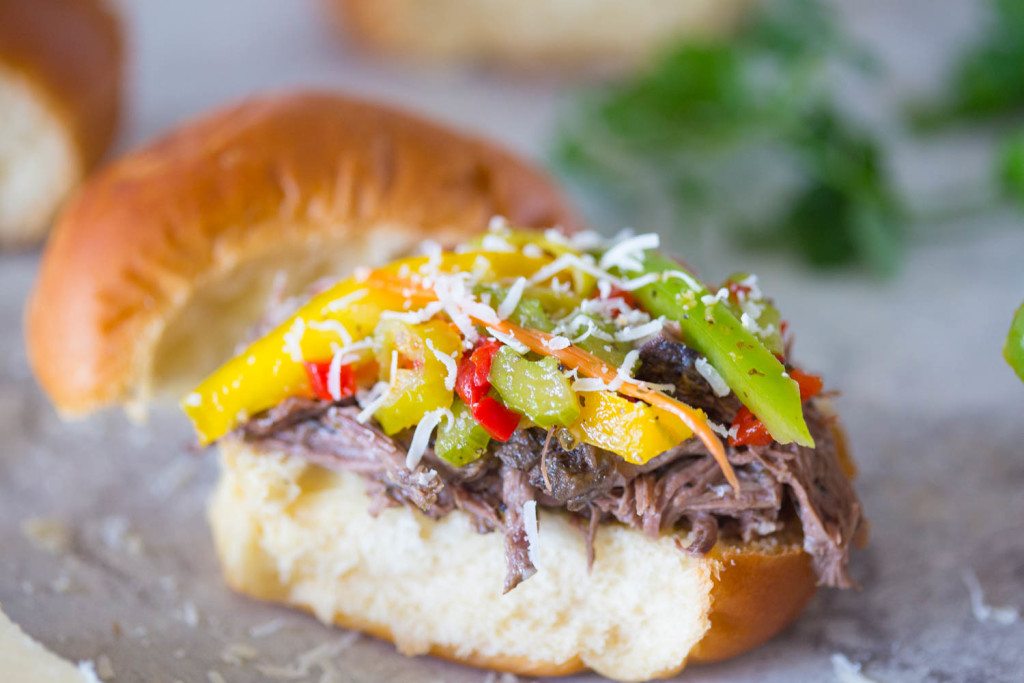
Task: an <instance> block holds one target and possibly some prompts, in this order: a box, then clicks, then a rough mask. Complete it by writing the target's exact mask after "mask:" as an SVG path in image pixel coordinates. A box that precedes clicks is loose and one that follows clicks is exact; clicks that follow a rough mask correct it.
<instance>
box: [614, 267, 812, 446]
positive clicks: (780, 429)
mask: <svg viewBox="0 0 1024 683" xmlns="http://www.w3.org/2000/svg"><path fill="white" fill-rule="evenodd" d="M644 272H645V273H670V272H677V273H680V274H681V277H672V276H663V277H662V278H661V279H660V280H658V281H657V282H654V283H652V284H649V285H645V286H643V287H641V288H639V289H637V290H636V291H634V292H633V296H634V297H636V299H637V301H638V302H640V304H641V305H642V306H643V307H644V308H645V309H646V310H647V312H648V313H651V314H652V315H662V316H665V317H666V318H668V319H670V320H674V321H675V322H677V323H679V325H680V327H681V329H682V332H683V335H684V337H685V339H686V342H687V343H688V344H690V345H691V346H693V348H694V349H696V350H697V351H698V352H699V353H701V354H703V355H704V356H706V357H707V359H708V361H710V363H711V365H712V366H713V367H714V368H715V369H716V370H717V371H718V372H719V373H720V374H721V375H722V378H723V379H724V380H725V382H726V384H728V385H729V388H730V389H732V390H733V391H734V392H736V395H737V397H738V398H739V399H740V401H742V402H743V405H745V406H746V407H747V408H748V409H750V411H751V412H752V413H754V415H756V416H757V417H758V418H759V419H760V420H761V421H762V422H763V423H764V425H765V427H767V428H768V432H769V433H770V434H771V435H772V438H774V439H775V440H776V441H778V442H779V443H791V442H796V443H798V444H800V445H801V446H809V447H813V446H814V438H813V437H812V436H811V433H810V431H809V430H808V429H807V423H806V422H805V421H804V413H803V406H802V405H801V402H800V388H799V387H798V386H797V383H796V382H795V381H793V380H792V379H790V377H789V376H788V375H787V374H786V368H785V367H784V366H783V365H782V363H780V362H779V360H778V359H777V358H776V357H775V356H773V355H772V352H771V351H770V350H769V349H768V348H767V347H766V346H765V345H764V344H763V343H762V342H761V340H760V339H758V338H757V337H756V336H754V334H753V333H751V332H750V331H748V330H747V329H745V328H744V327H743V325H742V324H741V323H740V321H739V320H738V319H737V318H736V316H735V315H733V314H732V313H731V312H730V311H729V308H728V306H726V305H725V304H723V303H722V302H720V301H719V302H715V303H712V304H711V305H707V304H705V303H704V302H703V301H701V298H702V297H703V296H704V295H706V294H708V290H707V288H706V287H704V286H703V285H701V284H700V282H699V281H697V279H696V278H694V277H693V276H691V275H690V274H689V273H687V272H686V271H685V270H684V269H683V268H682V267H681V266H680V265H679V264H678V263H676V262H675V261H672V260H671V259H668V258H666V257H664V256H662V255H661V254H658V253H656V252H653V251H650V252H647V255H646V256H645V258H644Z"/></svg>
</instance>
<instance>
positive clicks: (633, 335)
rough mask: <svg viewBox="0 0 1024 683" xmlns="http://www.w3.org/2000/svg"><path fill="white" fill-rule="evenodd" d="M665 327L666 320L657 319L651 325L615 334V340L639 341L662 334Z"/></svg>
mask: <svg viewBox="0 0 1024 683" xmlns="http://www.w3.org/2000/svg"><path fill="white" fill-rule="evenodd" d="M664 326H665V319H664V318H656V319H654V320H652V321H650V322H649V323H645V324H643V325H636V326H635V327H624V328H623V329H621V330H619V331H618V332H616V333H615V340H616V341H620V342H630V341H637V340H638V339H643V338H645V337H650V336H652V335H655V334H658V333H659V332H661V328H662V327H664Z"/></svg>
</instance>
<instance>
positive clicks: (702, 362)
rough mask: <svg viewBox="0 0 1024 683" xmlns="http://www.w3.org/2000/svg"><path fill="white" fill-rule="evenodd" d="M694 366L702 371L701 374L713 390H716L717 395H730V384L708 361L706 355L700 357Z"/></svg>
mask: <svg viewBox="0 0 1024 683" xmlns="http://www.w3.org/2000/svg"><path fill="white" fill-rule="evenodd" d="M694 367H696V368H697V372H699V373H700V376H701V377H703V378H704V379H705V380H706V381H707V383H708V384H710V385H711V391H713V392H715V396H728V395H729V392H730V391H731V390H730V389H729V385H728V384H726V382H725V380H724V379H723V378H722V376H721V375H720V374H718V370H715V368H714V366H713V365H711V363H709V362H708V359H707V358H705V357H704V356H701V357H700V358H698V359H697V362H696V363H694Z"/></svg>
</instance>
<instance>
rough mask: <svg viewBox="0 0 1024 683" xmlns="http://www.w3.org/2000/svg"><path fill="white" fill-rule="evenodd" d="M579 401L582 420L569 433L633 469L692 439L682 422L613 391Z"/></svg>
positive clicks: (591, 394) (585, 395) (587, 395)
mask: <svg viewBox="0 0 1024 683" xmlns="http://www.w3.org/2000/svg"><path fill="white" fill-rule="evenodd" d="M579 398H580V417H579V419H578V420H577V421H576V422H575V423H573V425H572V426H571V427H569V432H570V433H571V434H572V435H573V436H574V437H576V438H577V439H579V440H580V441H583V442H585V443H589V444H591V445H593V446H597V447H598V448H603V449H605V450H607V451H611V452H612V453H615V454H617V455H619V456H621V457H622V459H623V460H625V461H626V462H631V463H633V464H634V465H643V464H644V463H646V462H647V461H648V460H650V459H651V458H654V457H656V456H658V455H661V454H662V453H664V452H665V451H667V450H668V449H670V448H672V447H673V446H677V445H679V444H680V443H682V442H683V441H686V440H687V439H689V438H690V437H691V436H693V432H692V431H691V430H690V428H689V427H687V426H686V425H685V424H683V422H682V420H680V419H679V418H678V417H676V416H675V415H673V414H672V413H670V412H668V411H666V410H662V409H661V408H655V407H652V406H649V405H647V404H646V403H642V402H636V403H634V402H632V401H630V400H628V399H626V398H624V397H622V396H619V395H618V394H616V393H613V392H610V391H595V392H583V393H581V394H579Z"/></svg>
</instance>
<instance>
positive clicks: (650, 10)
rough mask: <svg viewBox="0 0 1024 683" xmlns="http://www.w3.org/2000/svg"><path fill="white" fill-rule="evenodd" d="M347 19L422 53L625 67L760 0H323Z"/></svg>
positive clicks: (722, 24)
mask: <svg viewBox="0 0 1024 683" xmlns="http://www.w3.org/2000/svg"><path fill="white" fill-rule="evenodd" d="M323 1H324V2H326V3H328V4H329V5H330V8H331V9H332V10H333V11H334V13H335V15H336V17H337V20H338V23H339V25H340V26H341V28H342V29H343V30H344V31H345V32H346V33H347V34H348V35H351V36H352V37H354V38H355V39H356V40H358V41H360V42H363V43H365V44H367V45H369V46H370V47H371V48H373V49H376V50H378V51H380V52H383V53H386V54H390V55H394V56H398V57H403V58H407V59H410V60H414V61H416V62H421V61H423V60H428V61H434V62H442V63H443V62H448V63H463V64H477V63H483V64H489V65H498V66H504V67H511V68H513V69H517V68H518V69H526V70H534V69H543V70H544V72H545V73H548V72H550V71H551V70H552V69H555V70H556V71H564V72H583V73H605V74H607V73H616V72H622V71H626V70H629V69H632V68H635V67H636V66H638V65H640V64H642V63H643V62H644V61H645V60H646V59H647V58H648V57H650V56H651V55H653V54H655V53H656V52H657V51H658V50H659V49H661V48H663V47H664V46H665V45H666V44H668V43H671V42H672V41H673V40H675V39H678V38H680V37H683V36H700V35H718V34H722V33H726V32H728V31H730V30H731V29H732V28H733V27H734V26H735V25H736V24H737V23H738V22H739V20H740V19H741V18H742V16H743V15H744V13H745V10H746V9H747V8H748V7H749V6H751V5H752V4H753V1H752V0H583V1H582V2H566V1H565V0H438V1H436V2H421V1H420V0H323Z"/></svg>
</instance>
